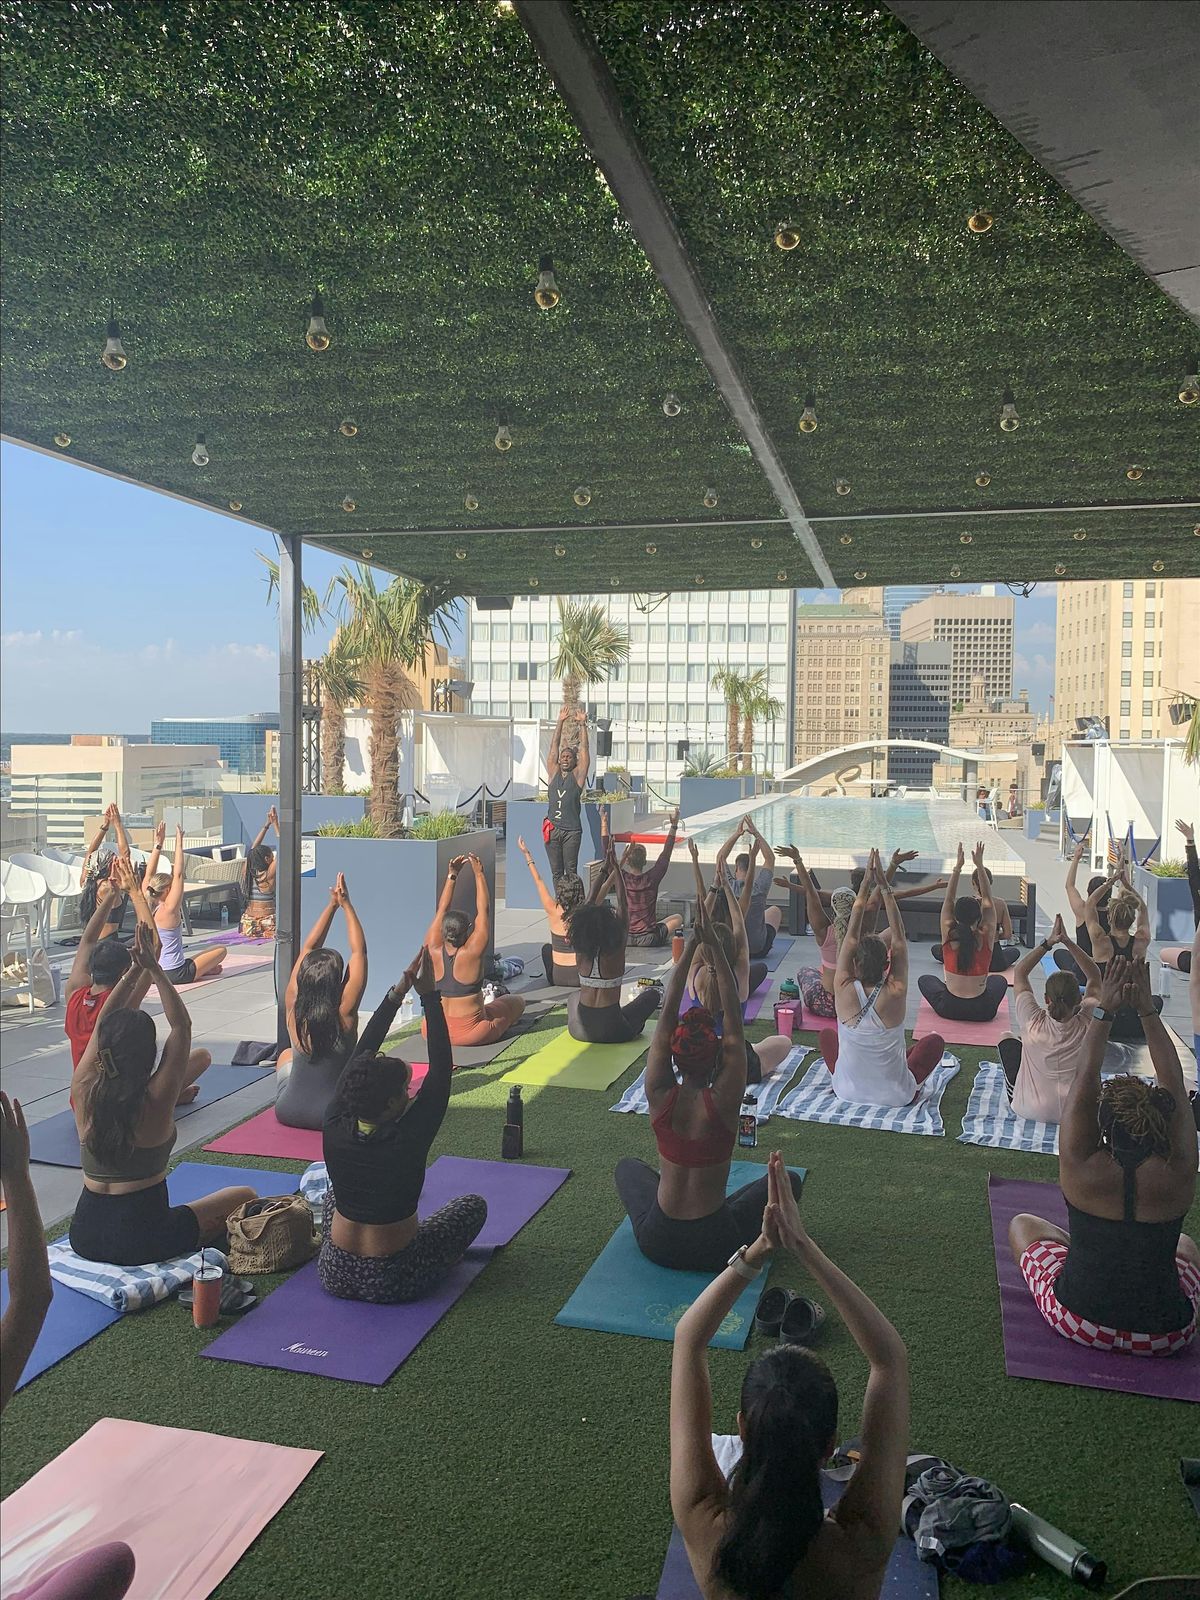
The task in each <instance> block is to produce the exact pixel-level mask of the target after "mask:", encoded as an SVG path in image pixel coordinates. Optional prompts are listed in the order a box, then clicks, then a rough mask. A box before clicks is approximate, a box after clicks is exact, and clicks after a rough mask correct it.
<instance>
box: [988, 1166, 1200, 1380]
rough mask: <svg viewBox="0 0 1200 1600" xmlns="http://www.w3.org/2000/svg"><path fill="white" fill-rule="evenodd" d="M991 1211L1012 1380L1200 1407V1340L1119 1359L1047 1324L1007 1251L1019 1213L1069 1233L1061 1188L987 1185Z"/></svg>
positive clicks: (997, 1181) (1012, 1182)
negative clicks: (1176, 1349)
mask: <svg viewBox="0 0 1200 1600" xmlns="http://www.w3.org/2000/svg"><path fill="white" fill-rule="evenodd" d="M988 1205H989V1207H990V1208H991V1213H992V1242H993V1245H994V1247H995V1252H996V1276H997V1278H998V1280H999V1283H1000V1316H1001V1321H1002V1324H1003V1331H1004V1369H1005V1371H1006V1372H1007V1373H1008V1375H1009V1377H1010V1378H1041V1379H1043V1380H1044V1381H1045V1382H1046V1383H1074V1384H1078V1385H1079V1386H1080V1387H1082V1388H1086V1389H1113V1390H1116V1391H1117V1392H1118V1393H1120V1394H1145V1395H1153V1396H1156V1397H1157V1398H1159V1399H1162V1400H1191V1401H1192V1402H1193V1403H1200V1340H1197V1339H1193V1340H1192V1342H1191V1344H1189V1345H1188V1346H1187V1348H1186V1349H1185V1350H1183V1351H1181V1352H1180V1354H1179V1355H1175V1356H1134V1355H1121V1354H1117V1353H1114V1352H1113V1351H1111V1350H1093V1349H1091V1348H1089V1347H1088V1346H1087V1345H1083V1344H1075V1343H1074V1342H1073V1341H1072V1340H1070V1339H1064V1338H1063V1336H1062V1334H1060V1333H1055V1332H1054V1330H1053V1329H1052V1328H1051V1327H1050V1325H1049V1323H1047V1322H1046V1321H1045V1320H1044V1319H1043V1317H1042V1314H1041V1312H1040V1311H1039V1310H1038V1308H1037V1306H1036V1304H1035V1303H1034V1298H1033V1296H1032V1295H1031V1294H1030V1292H1029V1288H1028V1286H1027V1284H1026V1282H1025V1279H1024V1278H1023V1277H1022V1276H1021V1269H1020V1268H1019V1267H1018V1266H1017V1264H1016V1262H1015V1261H1014V1260H1013V1258H1012V1252H1011V1251H1010V1250H1009V1248H1008V1225H1009V1223H1010V1222H1011V1221H1012V1219H1013V1217H1015V1216H1016V1215H1017V1213H1018V1212H1021V1211H1029V1212H1032V1213H1033V1215H1034V1216H1038V1217H1045V1218H1046V1220H1047V1222H1054V1223H1057V1224H1058V1226H1059V1227H1060V1228H1065V1227H1066V1226H1067V1206H1066V1201H1065V1200H1064V1199H1063V1197H1062V1190H1061V1189H1060V1188H1059V1187H1058V1185H1057V1184H1056V1183H1029V1182H1026V1181H1025V1180H1024V1179H1017V1178H997V1177H989V1178H988Z"/></svg>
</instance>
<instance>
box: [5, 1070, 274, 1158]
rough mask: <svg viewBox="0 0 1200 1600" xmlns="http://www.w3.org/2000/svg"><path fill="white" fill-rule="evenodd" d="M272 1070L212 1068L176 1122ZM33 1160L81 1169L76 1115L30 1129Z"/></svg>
mask: <svg viewBox="0 0 1200 1600" xmlns="http://www.w3.org/2000/svg"><path fill="white" fill-rule="evenodd" d="M271 1070H272V1069H271V1068H270V1067H266V1068H264V1067H209V1068H208V1070H207V1072H205V1074H204V1075H203V1077H201V1078H198V1079H197V1080H196V1087H197V1088H198V1089H199V1091H200V1092H199V1094H197V1096H196V1098H195V1099H194V1100H193V1101H192V1103H191V1104H190V1105H186V1106H176V1107H175V1121H176V1122H182V1121H183V1119H184V1118H185V1117H190V1116H191V1115H192V1114H193V1113H194V1112H196V1111H203V1110H204V1108H205V1106H211V1105H214V1104H215V1103H216V1102H217V1101H218V1100H224V1099H225V1097H226V1096H227V1095H231V1094H237V1092H238V1090H239V1089H248V1088H249V1087H250V1085H251V1084H252V1083H261V1082H262V1079H263V1078H264V1077H265V1076H266V1074H267V1073H269V1072H270V1071H271ZM29 1159H30V1160H31V1161H40V1162H42V1163H43V1165H45V1166H48V1167H77V1166H78V1165H79V1135H78V1134H77V1133H76V1131H75V1113H74V1112H73V1111H70V1110H67V1111H57V1112H55V1114H54V1115H53V1116H52V1117H47V1118H46V1119H45V1121H44V1122H35V1123H34V1124H33V1125H32V1127H31V1128H30V1130H29Z"/></svg>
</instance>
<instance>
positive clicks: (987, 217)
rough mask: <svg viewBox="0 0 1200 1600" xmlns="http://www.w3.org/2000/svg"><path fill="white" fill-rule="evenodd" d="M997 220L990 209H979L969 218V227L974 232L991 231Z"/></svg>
mask: <svg viewBox="0 0 1200 1600" xmlns="http://www.w3.org/2000/svg"><path fill="white" fill-rule="evenodd" d="M995 220H996V219H995V217H994V216H993V215H992V213H991V212H990V211H984V210H982V209H981V210H979V211H972V213H971V215H970V216H969V217H968V218H967V227H968V228H969V229H970V230H971V232H972V233H989V232H990V231H991V227H992V224H993V222H995Z"/></svg>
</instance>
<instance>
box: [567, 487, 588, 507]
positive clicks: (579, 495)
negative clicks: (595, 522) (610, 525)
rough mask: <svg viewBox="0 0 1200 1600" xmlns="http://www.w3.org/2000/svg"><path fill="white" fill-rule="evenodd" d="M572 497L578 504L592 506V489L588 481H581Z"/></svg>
mask: <svg viewBox="0 0 1200 1600" xmlns="http://www.w3.org/2000/svg"><path fill="white" fill-rule="evenodd" d="M571 499H572V500H574V502H575V504H576V505H577V506H590V505H591V503H592V491H591V490H590V489H589V488H588V486H587V484H586V483H581V484H580V485H579V487H578V489H576V491H575V493H574V494H573V495H572V496H571Z"/></svg>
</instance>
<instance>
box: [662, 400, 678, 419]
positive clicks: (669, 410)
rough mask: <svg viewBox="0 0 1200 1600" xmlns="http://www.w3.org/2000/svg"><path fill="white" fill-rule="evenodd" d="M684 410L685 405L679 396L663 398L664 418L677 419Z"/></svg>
mask: <svg viewBox="0 0 1200 1600" xmlns="http://www.w3.org/2000/svg"><path fill="white" fill-rule="evenodd" d="M682 410H683V403H682V401H681V400H680V398H679V396H678V395H677V394H667V395H664V396H663V416H664V417H677V416H678V415H679V413H680V412H681V411H682Z"/></svg>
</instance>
